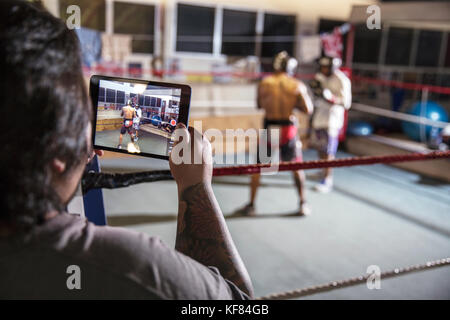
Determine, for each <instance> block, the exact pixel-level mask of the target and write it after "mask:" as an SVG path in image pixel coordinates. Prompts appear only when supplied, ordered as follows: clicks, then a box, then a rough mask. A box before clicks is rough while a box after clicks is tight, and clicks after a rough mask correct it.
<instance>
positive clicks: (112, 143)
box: [95, 129, 170, 156]
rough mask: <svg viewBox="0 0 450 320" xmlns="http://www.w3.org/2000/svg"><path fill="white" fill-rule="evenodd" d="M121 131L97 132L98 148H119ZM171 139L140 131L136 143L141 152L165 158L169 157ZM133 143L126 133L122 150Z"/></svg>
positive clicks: (96, 141)
mask: <svg viewBox="0 0 450 320" xmlns="http://www.w3.org/2000/svg"><path fill="white" fill-rule="evenodd" d="M119 136H120V129H116V130H104V131H97V132H96V133H95V144H96V145H98V146H103V147H109V148H117V145H118V144H119ZM169 141H170V140H169V139H167V138H165V137H163V136H161V135H157V134H152V133H149V132H146V131H143V130H139V140H138V141H137V142H136V144H137V145H138V147H139V148H140V150H141V152H145V153H152V154H158V155H162V156H165V155H167V149H168V143H169ZM130 142H131V137H130V135H129V134H128V133H127V132H126V133H125V134H124V135H123V140H122V148H123V149H126V148H127V145H128V143H130Z"/></svg>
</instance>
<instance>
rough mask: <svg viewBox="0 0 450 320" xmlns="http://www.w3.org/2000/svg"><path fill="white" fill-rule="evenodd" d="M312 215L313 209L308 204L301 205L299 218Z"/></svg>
mask: <svg viewBox="0 0 450 320" xmlns="http://www.w3.org/2000/svg"><path fill="white" fill-rule="evenodd" d="M311 213H312V210H311V207H310V206H309V204H308V203H307V202H302V203H300V209H299V210H298V214H297V215H299V216H309V215H310V214H311Z"/></svg>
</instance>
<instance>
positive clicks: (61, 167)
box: [52, 158, 66, 173]
mask: <svg viewBox="0 0 450 320" xmlns="http://www.w3.org/2000/svg"><path fill="white" fill-rule="evenodd" d="M52 169H53V170H54V171H56V172H57V173H63V172H64V171H65V170H66V163H65V162H64V161H61V160H60V159H58V158H55V159H53V161H52Z"/></svg>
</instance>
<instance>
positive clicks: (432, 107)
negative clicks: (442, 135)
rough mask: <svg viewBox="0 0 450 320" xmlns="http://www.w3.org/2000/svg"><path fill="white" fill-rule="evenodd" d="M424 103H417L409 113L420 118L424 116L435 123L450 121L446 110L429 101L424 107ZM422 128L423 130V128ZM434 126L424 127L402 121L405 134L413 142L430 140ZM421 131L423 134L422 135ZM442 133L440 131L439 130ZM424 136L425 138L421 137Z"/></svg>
mask: <svg viewBox="0 0 450 320" xmlns="http://www.w3.org/2000/svg"><path fill="white" fill-rule="evenodd" d="M423 108H424V109H423V113H422V102H420V101H419V102H416V103H415V104H414V105H413V106H412V107H411V108H410V109H409V110H408V111H407V113H408V114H411V115H414V116H418V117H420V116H421V115H423V116H424V117H425V118H427V119H429V120H433V121H443V122H447V121H448V114H447V111H445V109H444V108H443V107H442V106H441V105H439V104H438V103H436V102H434V101H427V102H426V103H425V104H424V106H423ZM421 127H422V128H421ZM432 128H433V126H431V125H424V124H420V123H415V122H409V121H402V129H403V132H404V133H405V134H406V135H407V136H408V137H409V138H411V139H412V140H416V141H421V140H423V139H426V140H428V139H429V138H430V133H431V129H432ZM421 130H422V132H423V133H421ZM439 131H440V129H439ZM421 135H423V137H421Z"/></svg>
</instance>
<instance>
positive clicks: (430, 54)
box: [415, 30, 443, 67]
mask: <svg viewBox="0 0 450 320" xmlns="http://www.w3.org/2000/svg"><path fill="white" fill-rule="evenodd" d="M442 35H443V33H442V32H440V31H433V30H420V33H419V43H418V46H417V56H416V61H415V65H416V66H418V67H437V66H438V64H439V53H440V49H441V40H442Z"/></svg>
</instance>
